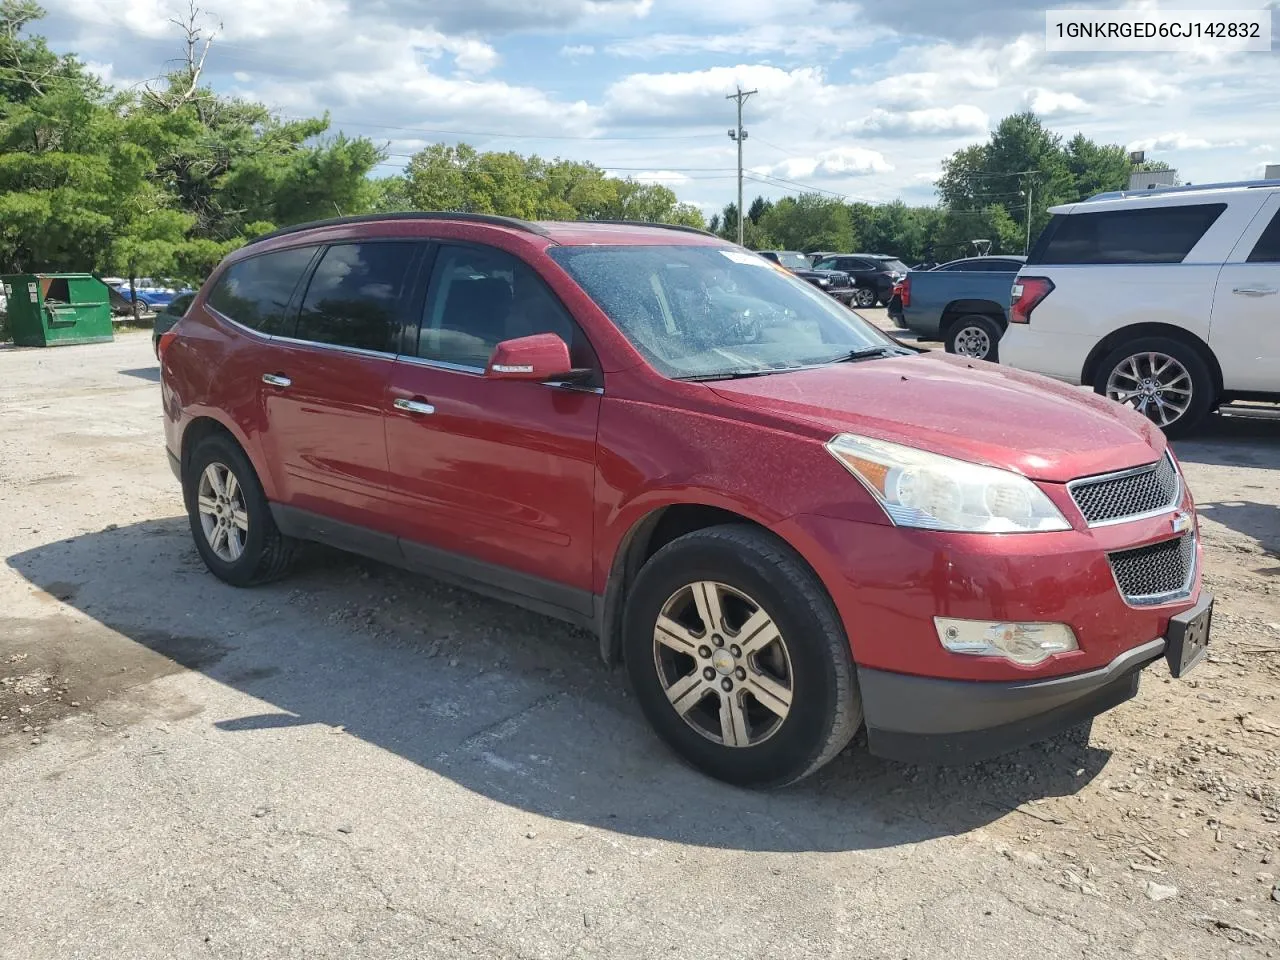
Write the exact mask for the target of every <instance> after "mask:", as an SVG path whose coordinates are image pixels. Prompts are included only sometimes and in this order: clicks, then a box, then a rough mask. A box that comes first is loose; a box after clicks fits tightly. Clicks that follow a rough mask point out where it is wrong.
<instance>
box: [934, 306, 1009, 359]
mask: <svg viewBox="0 0 1280 960" xmlns="http://www.w3.org/2000/svg"><path fill="white" fill-rule="evenodd" d="M1000 334H1001V330H1000V325H999V324H998V323H996V322H995V321H994V320H992V319H991V318H990V317H988V316H985V315H983V314H980V313H972V314H969V315H968V316H965V317H961V318H960V319H959V320H957V321H956V322H955V323H953V324H952V325H951V327H950V329H949V330H948V331H947V339H946V343H945V347H946V350H947V353H954V354H957V355H958V356H961V357H970V358H972V359H974V360H990V361H991V362H992V363H996V362H998V360H999V357H1000V348H999V343H1000Z"/></svg>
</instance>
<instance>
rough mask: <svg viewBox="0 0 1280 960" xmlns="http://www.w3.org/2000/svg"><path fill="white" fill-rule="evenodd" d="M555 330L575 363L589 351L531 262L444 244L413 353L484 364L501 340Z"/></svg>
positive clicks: (589, 359) (587, 361)
mask: <svg viewBox="0 0 1280 960" xmlns="http://www.w3.org/2000/svg"><path fill="white" fill-rule="evenodd" d="M535 333H554V334H556V335H557V336H559V337H560V339H561V340H563V341H564V342H565V344H566V345H568V347H569V356H570V359H571V361H572V363H573V365H574V366H575V367H580V368H592V367H594V366H595V365H596V364H595V358H594V354H593V353H592V351H591V346H590V345H589V344H588V343H587V341H586V338H585V337H584V336H583V335H582V332H581V330H580V329H579V328H578V325H577V324H576V323H575V322H574V320H573V318H572V317H570V316H569V313H568V312H567V311H566V310H565V308H564V306H563V305H562V304H561V303H560V301H559V299H557V298H556V296H555V294H554V293H552V292H551V290H550V289H549V288H548V287H547V285H546V284H545V283H544V282H543V280H542V278H541V277H539V276H538V274H537V273H536V272H535V271H534V269H533V268H532V267H530V266H529V265H528V264H526V263H524V262H523V261H522V260H520V259H518V258H517V257H514V256H512V255H511V254H509V253H506V252H504V251H502V250H495V249H493V248H492V247H461V246H458V247H454V246H444V247H441V248H440V251H439V253H438V254H437V255H436V263H435V268H434V270H433V271H432V276H431V292H430V295H429V296H428V297H427V304H426V309H425V310H424V312H423V317H422V326H421V327H420V329H419V331H418V350H417V354H418V356H420V357H422V358H424V359H427V360H436V361H440V362H444V363H452V364H458V365H460V366H464V367H474V368H483V367H485V366H487V365H488V363H489V357H490V356H491V355H492V353H493V348H494V347H496V346H497V345H498V344H499V343H501V342H502V341H504V340H515V339H517V338H519V337H528V336H532V335H533V334H535Z"/></svg>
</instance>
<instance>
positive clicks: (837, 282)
mask: <svg viewBox="0 0 1280 960" xmlns="http://www.w3.org/2000/svg"><path fill="white" fill-rule="evenodd" d="M851 282H852V281H850V280H849V275H848V274H847V273H837V274H833V275H832V277H831V285H832V286H833V287H847V286H849V284H850V283H851Z"/></svg>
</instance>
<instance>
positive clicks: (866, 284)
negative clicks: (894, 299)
mask: <svg viewBox="0 0 1280 960" xmlns="http://www.w3.org/2000/svg"><path fill="white" fill-rule="evenodd" d="M814 266H815V269H818V270H839V271H841V272H843V273H847V274H848V275H849V278H850V279H851V280H852V281H853V286H854V291H853V304H854V306H856V307H874V306H875V305H876V304H877V303H888V302H889V298H890V297H891V296H893V285H894V284H895V283H897V282H898V281H899V280H901V279H902V278H903V277H905V276H906V275H907V265H906V264H905V263H903V262H902V261H901V260H895V259H894V258H893V257H887V256H885V255H884V254H879V253H841V254H837V255H836V256H834V257H827V258H826V259H825V260H819V261H818V262H817V263H816V264H815V265H814Z"/></svg>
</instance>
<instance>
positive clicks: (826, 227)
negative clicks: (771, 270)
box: [748, 193, 854, 253]
mask: <svg viewBox="0 0 1280 960" xmlns="http://www.w3.org/2000/svg"><path fill="white" fill-rule="evenodd" d="M749 220H750V218H748V222H749ZM760 226H761V228H762V229H763V230H764V231H765V233H767V234H768V235H769V236H771V237H772V238H773V239H774V241H775V242H776V243H777V244H778V245H779V246H780V247H783V248H785V249H787V250H800V251H802V252H804V253H811V252H812V251H814V250H850V249H852V247H853V245H854V243H853V239H854V238H853V221H852V220H851V219H850V218H849V207H848V206H847V205H846V204H845V203H844V202H843V201H841V200H837V199H835V198H834V197H827V196H824V195H823V194H819V193H802V194H800V195H799V196H798V197H783V198H782V199H781V200H779V201H778V202H777V203H775V204H774V205H773V206H772V207H771V208H769V209H768V210H767V211H765V212H764V214H763V216H761V218H760Z"/></svg>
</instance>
